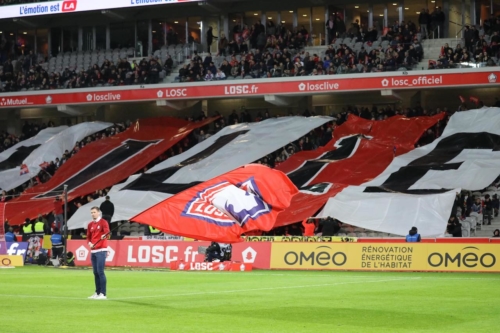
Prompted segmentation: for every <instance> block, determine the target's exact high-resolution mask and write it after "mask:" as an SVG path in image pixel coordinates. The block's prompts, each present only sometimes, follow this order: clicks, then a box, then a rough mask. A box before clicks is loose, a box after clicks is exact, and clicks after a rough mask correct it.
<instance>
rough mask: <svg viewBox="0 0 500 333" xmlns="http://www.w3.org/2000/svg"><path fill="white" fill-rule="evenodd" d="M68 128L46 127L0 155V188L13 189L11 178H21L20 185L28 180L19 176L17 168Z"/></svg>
mask: <svg viewBox="0 0 500 333" xmlns="http://www.w3.org/2000/svg"><path fill="white" fill-rule="evenodd" d="M67 128H68V126H59V127H48V128H46V129H43V130H41V131H40V132H39V133H38V134H37V135H35V136H34V137H32V138H29V139H27V140H23V141H21V142H19V143H17V144H15V145H14V146H12V147H10V148H9V149H7V150H5V151H3V152H1V153H0V188H1V189H3V190H6V191H9V190H11V189H13V188H14V187H16V186H14V187H12V186H11V185H10V184H9V182H10V181H11V179H13V178H22V182H21V184H23V183H25V182H27V181H28V180H30V178H31V177H32V176H30V175H26V176H24V177H22V176H20V175H19V167H20V166H21V164H23V161H24V160H25V159H26V157H28V156H29V155H30V154H31V153H33V151H34V150H36V149H37V148H38V147H40V146H41V145H43V144H44V143H46V142H48V141H49V140H50V139H51V138H53V137H54V136H55V135H57V134H58V133H61V132H62V131H64V130H65V129H67Z"/></svg>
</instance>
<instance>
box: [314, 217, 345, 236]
mask: <svg viewBox="0 0 500 333" xmlns="http://www.w3.org/2000/svg"><path fill="white" fill-rule="evenodd" d="M319 224H320V225H321V226H322V227H323V228H322V234H321V235H322V236H335V235H336V234H337V233H338V232H339V230H340V224H339V221H338V220H336V219H334V218H332V217H327V218H324V219H322V220H321V221H320V222H319Z"/></svg>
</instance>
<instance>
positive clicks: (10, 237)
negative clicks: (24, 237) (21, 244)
mask: <svg viewBox="0 0 500 333" xmlns="http://www.w3.org/2000/svg"><path fill="white" fill-rule="evenodd" d="M5 241H6V242H8V243H12V242H16V241H17V238H16V235H15V234H14V229H12V227H9V231H7V232H6V233H5Z"/></svg>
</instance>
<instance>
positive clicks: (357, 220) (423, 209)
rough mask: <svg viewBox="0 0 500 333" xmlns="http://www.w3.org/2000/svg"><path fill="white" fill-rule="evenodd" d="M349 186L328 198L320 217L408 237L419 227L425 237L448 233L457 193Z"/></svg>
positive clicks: (457, 190)
mask: <svg viewBox="0 0 500 333" xmlns="http://www.w3.org/2000/svg"><path fill="white" fill-rule="evenodd" d="M365 189H366V188H365V187H363V186H349V187H347V188H345V189H344V190H342V191H341V192H340V193H338V194H337V195H336V196H334V197H333V198H330V199H328V202H327V203H326V205H325V207H324V208H323V211H322V212H321V213H320V214H318V217H327V216H331V217H334V218H336V219H338V220H339V221H341V222H343V223H347V224H350V225H354V226H357V227H361V228H366V229H368V230H375V231H380V232H387V233H391V234H394V235H400V236H406V235H407V234H408V232H409V230H410V229H411V227H413V226H416V227H417V228H418V232H419V233H420V235H421V236H422V237H439V236H442V235H443V234H444V231H445V229H446V226H447V223H448V218H449V217H450V211H451V208H452V206H453V201H454V200H455V195H456V192H460V189H456V190H452V191H448V192H444V193H440V194H427V195H418V194H403V193H365V192H363V191H364V190H365Z"/></svg>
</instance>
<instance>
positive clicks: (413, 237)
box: [406, 227, 422, 243]
mask: <svg viewBox="0 0 500 333" xmlns="http://www.w3.org/2000/svg"><path fill="white" fill-rule="evenodd" d="M421 240H422V239H421V238H420V234H419V233H418V229H417V227H412V228H411V230H410V232H409V233H408V235H407V236H406V242H408V243H415V242H420V241H421Z"/></svg>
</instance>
